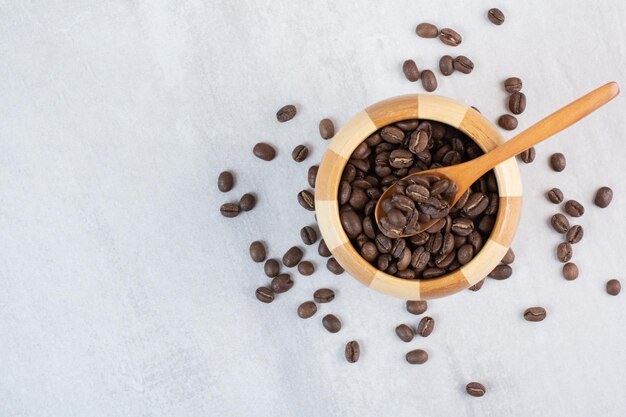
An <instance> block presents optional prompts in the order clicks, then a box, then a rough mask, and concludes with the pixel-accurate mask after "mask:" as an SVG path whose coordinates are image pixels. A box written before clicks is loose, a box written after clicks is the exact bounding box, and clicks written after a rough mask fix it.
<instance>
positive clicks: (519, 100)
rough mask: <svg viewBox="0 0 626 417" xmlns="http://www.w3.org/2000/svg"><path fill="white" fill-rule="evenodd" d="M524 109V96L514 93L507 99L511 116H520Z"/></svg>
mask: <svg viewBox="0 0 626 417" xmlns="http://www.w3.org/2000/svg"><path fill="white" fill-rule="evenodd" d="M525 109H526V95H525V94H524V93H522V92H520V91H516V92H515V93H513V94H511V96H510V97H509V110H511V113H513V114H522V113H524V110H525Z"/></svg>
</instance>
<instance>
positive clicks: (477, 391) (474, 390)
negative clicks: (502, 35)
mask: <svg viewBox="0 0 626 417" xmlns="http://www.w3.org/2000/svg"><path fill="white" fill-rule="evenodd" d="M491 10H498V9H491ZM491 10H490V11H491ZM489 20H491V18H490V19H489ZM502 20H503V21H504V17H503V18H502ZM492 22H493V20H492ZM494 23H495V22H494ZM500 24H502V23H496V25H500ZM465 391H467V393H468V394H469V395H471V396H472V397H482V396H483V395H485V392H487V390H486V389H485V386H484V385H483V384H481V383H480V382H470V383H469V384H467V385H466V386H465Z"/></svg>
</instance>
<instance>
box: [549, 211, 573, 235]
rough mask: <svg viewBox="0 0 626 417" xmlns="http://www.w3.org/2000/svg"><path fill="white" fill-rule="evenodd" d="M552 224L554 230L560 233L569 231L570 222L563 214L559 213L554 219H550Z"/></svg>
mask: <svg viewBox="0 0 626 417" xmlns="http://www.w3.org/2000/svg"><path fill="white" fill-rule="evenodd" d="M550 224H552V227H553V228H554V230H556V231H557V232H559V233H565V232H567V230H568V229H569V220H567V217H565V216H564V215H562V214H561V213H557V214H555V215H554V216H552V218H551V219H550Z"/></svg>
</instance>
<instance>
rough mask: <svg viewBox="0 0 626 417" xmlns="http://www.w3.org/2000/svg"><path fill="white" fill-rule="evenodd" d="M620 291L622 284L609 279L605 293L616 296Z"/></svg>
mask: <svg viewBox="0 0 626 417" xmlns="http://www.w3.org/2000/svg"><path fill="white" fill-rule="evenodd" d="M620 291H622V284H621V283H620V282H619V281H618V280H616V279H611V280H609V281H608V282H607V283H606V292H607V293H609V294H610V295H617V294H619V293H620Z"/></svg>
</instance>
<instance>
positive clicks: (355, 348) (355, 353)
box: [345, 340, 361, 363]
mask: <svg viewBox="0 0 626 417" xmlns="http://www.w3.org/2000/svg"><path fill="white" fill-rule="evenodd" d="M345 356H346V360H347V361H348V362H350V363H355V362H356V361H358V360H359V358H360V357H361V347H360V346H359V342H357V341H356V340H352V341H350V342H348V343H347V344H346V350H345Z"/></svg>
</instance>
